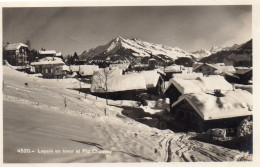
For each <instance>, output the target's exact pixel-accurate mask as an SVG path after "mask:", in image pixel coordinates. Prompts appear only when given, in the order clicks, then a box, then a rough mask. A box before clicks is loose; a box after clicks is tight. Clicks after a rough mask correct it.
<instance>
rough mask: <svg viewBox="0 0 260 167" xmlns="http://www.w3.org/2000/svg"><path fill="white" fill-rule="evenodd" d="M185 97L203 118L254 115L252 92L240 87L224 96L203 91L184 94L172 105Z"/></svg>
mask: <svg viewBox="0 0 260 167" xmlns="http://www.w3.org/2000/svg"><path fill="white" fill-rule="evenodd" d="M238 97H239V98H238ZM184 99H185V100H187V102H188V103H189V104H190V105H191V106H192V107H193V108H194V110H195V111H196V112H197V113H198V115H199V116H200V117H201V118H202V119H203V120H214V119H223V118H232V117H239V116H249V115H252V110H253V108H252V107H253V102H252V94H250V93H249V92H247V91H245V90H240V89H239V90H235V91H227V92H225V93H224V96H223V97H217V96H214V95H210V94H206V93H203V92H201V93H190V94H184V95H182V96H181V97H180V98H179V100H178V101H176V102H175V103H173V104H172V107H175V106H176V105H178V104H179V103H180V102H181V101H183V100H184Z"/></svg>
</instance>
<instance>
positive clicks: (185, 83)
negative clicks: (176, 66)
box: [165, 78, 206, 94]
mask: <svg viewBox="0 0 260 167" xmlns="http://www.w3.org/2000/svg"><path fill="white" fill-rule="evenodd" d="M171 85H174V86H175V87H176V88H177V89H178V90H179V92H180V93H181V94H187V93H196V92H197V93H198V92H206V88H205V86H204V85H203V84H202V83H201V82H200V81H199V80H194V79H193V80H185V79H182V78H172V79H170V81H169V83H168V87H167V88H166V89H165V91H166V90H167V89H168V88H169V87H170V86H171Z"/></svg>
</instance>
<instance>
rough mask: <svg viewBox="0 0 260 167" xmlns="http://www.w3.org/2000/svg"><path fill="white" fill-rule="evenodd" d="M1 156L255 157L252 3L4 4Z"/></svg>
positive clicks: (49, 159)
mask: <svg viewBox="0 0 260 167" xmlns="http://www.w3.org/2000/svg"><path fill="white" fill-rule="evenodd" d="M2 34H3V39H2V69H3V73H2V74H3V81H2V82H3V83H2V85H3V86H2V89H3V94H2V97H3V163H4V164H10V163H71V162H74V163H102V162H109V163H114V162H151V163H153V162H227V161H228V162H229V161H252V160H253V139H252V138H253V114H252V112H253V100H252V99H253V93H252V87H253V79H252V73H253V65H252V64H253V63H252V60H253V58H252V5H196V6H174V5H168V6H78V7H73V6H70V7H2Z"/></svg>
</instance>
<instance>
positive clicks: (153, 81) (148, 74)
mask: <svg viewBox="0 0 260 167" xmlns="http://www.w3.org/2000/svg"><path fill="white" fill-rule="evenodd" d="M140 74H141V75H143V76H144V78H145V84H146V88H147V93H149V94H153V95H160V94H162V90H163V87H162V86H163V85H162V83H163V79H162V77H161V75H160V74H158V72H157V71H156V70H150V71H141V72H140Z"/></svg>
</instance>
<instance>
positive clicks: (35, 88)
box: [3, 66, 252, 163]
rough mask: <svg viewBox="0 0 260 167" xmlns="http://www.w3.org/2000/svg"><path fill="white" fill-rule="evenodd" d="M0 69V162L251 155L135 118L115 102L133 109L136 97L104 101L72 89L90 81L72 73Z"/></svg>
mask: <svg viewBox="0 0 260 167" xmlns="http://www.w3.org/2000/svg"><path fill="white" fill-rule="evenodd" d="M3 71H4V75H3V92H4V94H3V99H4V102H3V104H4V106H3V122H4V126H3V133H4V136H3V137H4V138H3V139H4V145H3V146H4V154H3V155H4V162H10V163H13V162H167V161H168V162H169V161H236V160H251V159H252V155H249V154H247V153H244V152H240V151H237V150H231V149H227V148H223V147H220V146H215V145H212V144H207V143H203V142H199V141H195V140H190V139H189V137H190V135H188V134H185V133H174V132H172V131H170V130H159V129H156V128H151V127H149V126H147V125H144V124H141V123H139V122H136V121H134V120H133V119H130V118H128V117H126V116H124V115H122V114H121V111H122V110H123V109H122V108H119V107H115V106H126V107H129V108H131V107H132V108H133V109H135V108H136V107H137V104H136V102H134V101H109V104H113V105H108V106H106V105H105V99H101V98H97V99H96V97H94V96H92V95H90V94H85V93H79V92H78V91H76V90H74V89H79V88H80V87H81V88H85V89H88V88H89V87H90V85H88V84H85V83H81V85H80V83H79V81H77V80H76V79H64V80H62V79H59V80H57V79H42V78H37V77H34V76H31V75H28V74H25V73H22V72H18V71H15V70H14V69H12V68H10V67H7V66H4V67H3ZM25 83H27V84H25ZM21 149H23V150H21ZM28 149H30V153H28V151H29V150H28ZM19 151H20V153H19ZM33 151H34V152H33ZM22 152H23V153H22Z"/></svg>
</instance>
